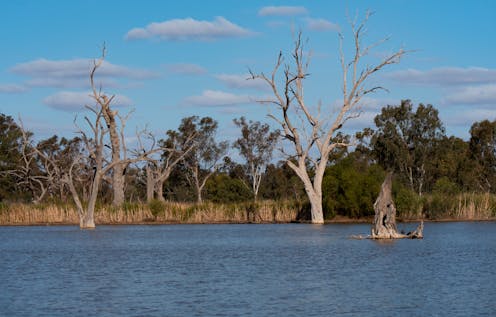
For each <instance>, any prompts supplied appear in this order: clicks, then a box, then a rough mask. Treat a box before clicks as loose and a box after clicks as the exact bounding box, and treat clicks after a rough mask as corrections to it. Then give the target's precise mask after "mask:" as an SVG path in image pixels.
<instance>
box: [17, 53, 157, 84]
mask: <svg viewBox="0 0 496 317" xmlns="http://www.w3.org/2000/svg"><path fill="white" fill-rule="evenodd" d="M93 62H94V61H93V59H73V60H48V59H43V58H42V59H37V60H34V61H30V62H26V63H21V64H17V65H15V66H14V67H12V68H11V69H10V71H11V72H12V73H14V74H17V75H21V76H26V77H30V79H29V80H27V82H26V84H27V85H28V86H31V87H56V88H70V87H74V88H81V87H88V86H89V75H90V71H91V68H92V67H93ZM157 76H158V74H157V73H155V72H152V71H149V70H145V69H139V68H130V67H126V66H121V65H116V64H112V63H110V62H107V61H103V63H102V66H101V67H100V68H99V69H98V73H97V74H96V79H97V80H100V81H102V83H104V84H105V86H116V85H117V83H116V79H132V80H144V79H150V78H155V77H157Z"/></svg>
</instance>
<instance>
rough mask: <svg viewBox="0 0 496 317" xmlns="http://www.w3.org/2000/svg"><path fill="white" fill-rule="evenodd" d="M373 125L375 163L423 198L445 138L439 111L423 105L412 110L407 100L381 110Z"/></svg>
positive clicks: (372, 142)
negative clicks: (374, 126) (397, 175)
mask: <svg viewBox="0 0 496 317" xmlns="http://www.w3.org/2000/svg"><path fill="white" fill-rule="evenodd" d="M375 125H376V127H377V130H376V131H375V133H374V135H373V136H372V139H371V146H372V148H373V153H374V155H375V157H376V158H377V160H378V162H379V163H380V164H381V165H382V166H383V167H384V168H385V169H387V170H393V171H395V172H397V173H398V174H400V175H401V176H402V177H403V178H404V179H406V182H407V183H408V184H409V186H410V188H411V189H412V190H413V191H415V192H417V193H418V194H419V195H422V193H423V191H424V187H425V185H426V180H427V179H428V177H430V175H431V174H434V172H433V169H434V168H435V161H434V158H435V156H436V152H437V151H438V145H439V144H440V142H441V141H442V139H443V138H444V137H445V130H444V127H443V124H442V122H441V120H440V119H439V112H438V110H437V109H435V108H434V107H433V106H432V105H423V104H419V105H418V107H417V108H416V110H414V109H413V104H412V102H411V101H410V100H402V101H401V104H400V105H398V106H386V107H384V108H382V110H381V113H380V114H379V115H377V116H376V117H375Z"/></svg>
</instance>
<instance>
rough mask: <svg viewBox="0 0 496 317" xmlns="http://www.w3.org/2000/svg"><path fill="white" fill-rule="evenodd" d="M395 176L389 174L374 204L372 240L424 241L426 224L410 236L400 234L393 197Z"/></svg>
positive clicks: (409, 234) (421, 225) (422, 224)
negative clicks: (405, 239) (407, 239)
mask: <svg viewBox="0 0 496 317" xmlns="http://www.w3.org/2000/svg"><path fill="white" fill-rule="evenodd" d="M392 185H393V174H392V173H389V174H388V175H387V176H386V179H385V180H384V182H383V183H382V186H381V191H380V193H379V196H378V197H377V199H376V201H375V203H374V211H375V217H374V224H373V226H372V232H371V236H370V238H371V239H404V238H410V239H422V238H423V228H424V223H423V222H421V223H420V225H419V226H418V227H417V229H416V230H415V231H413V232H411V233H408V234H402V233H399V232H398V229H397V227H396V207H395V206H394V202H393V195H392V193H391V192H392Z"/></svg>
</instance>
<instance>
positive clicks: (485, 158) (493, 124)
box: [469, 120, 496, 192]
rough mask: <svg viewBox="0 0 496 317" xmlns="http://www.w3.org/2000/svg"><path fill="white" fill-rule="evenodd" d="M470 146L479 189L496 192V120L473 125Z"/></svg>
mask: <svg viewBox="0 0 496 317" xmlns="http://www.w3.org/2000/svg"><path fill="white" fill-rule="evenodd" d="M469 148H470V154H471V158H472V159H473V160H474V162H475V168H476V174H477V175H478V177H477V185H478V186H479V189H480V190H483V191H491V192H496V120H495V121H489V120H483V121H480V122H475V123H474V124H473V125H472V127H471V128H470V142H469Z"/></svg>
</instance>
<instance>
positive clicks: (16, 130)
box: [0, 113, 22, 201]
mask: <svg viewBox="0 0 496 317" xmlns="http://www.w3.org/2000/svg"><path fill="white" fill-rule="evenodd" d="M21 148H22V131H21V129H20V127H19V126H18V125H17V124H16V122H15V121H14V119H13V118H12V117H10V116H7V115H5V114H3V113H0V201H4V200H11V199H16V198H17V197H19V196H20V193H22V192H21V191H18V190H17V188H18V187H17V186H16V180H15V177H14V176H13V175H11V174H9V173H8V171H11V170H16V169H17V167H18V162H20V161H21Z"/></svg>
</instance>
